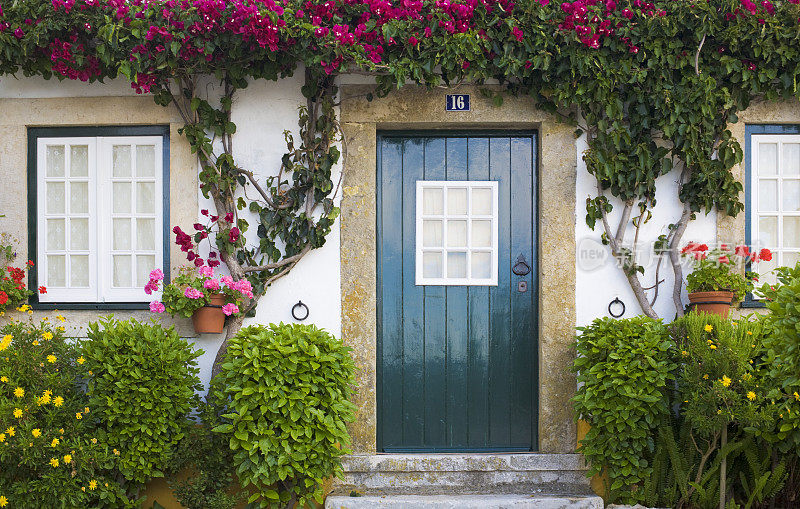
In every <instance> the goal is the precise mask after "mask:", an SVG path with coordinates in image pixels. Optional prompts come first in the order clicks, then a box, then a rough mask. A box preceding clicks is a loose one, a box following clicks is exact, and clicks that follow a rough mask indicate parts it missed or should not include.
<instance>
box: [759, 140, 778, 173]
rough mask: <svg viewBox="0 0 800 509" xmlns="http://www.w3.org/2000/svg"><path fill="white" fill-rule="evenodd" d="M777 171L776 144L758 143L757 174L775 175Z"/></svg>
mask: <svg viewBox="0 0 800 509" xmlns="http://www.w3.org/2000/svg"><path fill="white" fill-rule="evenodd" d="M777 173H778V144H777V143H759V144H758V174H759V175H760V176H764V175H777Z"/></svg>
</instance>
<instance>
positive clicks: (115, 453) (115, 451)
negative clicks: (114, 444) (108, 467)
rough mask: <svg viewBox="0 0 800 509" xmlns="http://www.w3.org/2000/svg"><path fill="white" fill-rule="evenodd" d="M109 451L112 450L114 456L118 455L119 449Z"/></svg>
mask: <svg viewBox="0 0 800 509" xmlns="http://www.w3.org/2000/svg"><path fill="white" fill-rule="evenodd" d="M111 452H113V453H114V456H119V451H118V450H116V449H114V450H113V451H111Z"/></svg>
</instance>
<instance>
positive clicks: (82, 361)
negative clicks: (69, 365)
mask: <svg viewBox="0 0 800 509" xmlns="http://www.w3.org/2000/svg"><path fill="white" fill-rule="evenodd" d="M84 362H86V359H84V358H83V356H80V357H78V364H83V363H84Z"/></svg>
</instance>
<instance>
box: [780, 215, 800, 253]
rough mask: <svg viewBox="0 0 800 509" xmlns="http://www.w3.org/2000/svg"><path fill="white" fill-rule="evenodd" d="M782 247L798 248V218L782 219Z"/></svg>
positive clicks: (788, 217) (799, 231)
mask: <svg viewBox="0 0 800 509" xmlns="http://www.w3.org/2000/svg"><path fill="white" fill-rule="evenodd" d="M783 247H800V217H796V216H787V217H784V218H783Z"/></svg>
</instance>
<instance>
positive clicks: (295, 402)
mask: <svg viewBox="0 0 800 509" xmlns="http://www.w3.org/2000/svg"><path fill="white" fill-rule="evenodd" d="M349 351H350V349H349V348H347V347H345V346H344V345H343V344H342V342H341V340H338V339H336V338H334V337H333V336H331V335H330V334H329V333H328V332H326V331H324V330H321V329H318V328H316V327H314V326H313V325H311V326H306V325H284V324H280V325H270V326H268V327H267V326H253V327H247V328H244V329H242V330H241V331H239V333H238V334H237V335H236V336H235V337H234V338H232V339H231V341H230V343H229V345H228V351H227V354H226V358H225V362H224V364H223V365H222V371H221V373H220V377H221V386H222V387H224V389H223V391H224V393H223V392H222V391H220V395H221V396H224V397H225V398H227V400H228V411H229V413H227V414H225V415H224V416H223V418H224V419H225V422H224V423H223V424H221V425H220V426H218V427H217V428H215V430H214V431H217V432H220V433H223V434H224V435H225V436H226V437H227V438H228V439H229V443H230V448H231V449H232V450H233V451H234V453H235V455H234V463H235V464H236V471H237V474H238V476H239V479H240V482H241V483H242V485H243V486H244V487H248V486H251V485H252V486H253V488H254V489H255V490H256V492H255V493H254V495H253V496H252V497H251V498H250V502H255V501H257V500H258V501H259V504H260V506H261V507H272V506H276V505H283V506H286V507H292V505H293V502H295V501H297V502H298V503H299V505H301V506H302V505H303V504H305V503H306V502H307V501H310V500H311V499H312V498H315V499H316V500H317V501H321V500H322V486H321V482H322V480H323V479H324V478H326V477H330V476H332V475H341V456H342V455H344V454H345V453H347V452H348V451H347V450H346V449H344V447H345V446H346V445H347V444H348V443H349V436H348V433H347V428H346V427H345V423H346V422H347V421H349V420H352V418H353V412H354V409H355V406H354V405H353V404H352V403H350V402H349V401H348V397H349V395H350V388H351V385H352V384H353V383H354V381H353V369H354V367H353V361H352V359H351V357H350V354H349Z"/></svg>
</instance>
